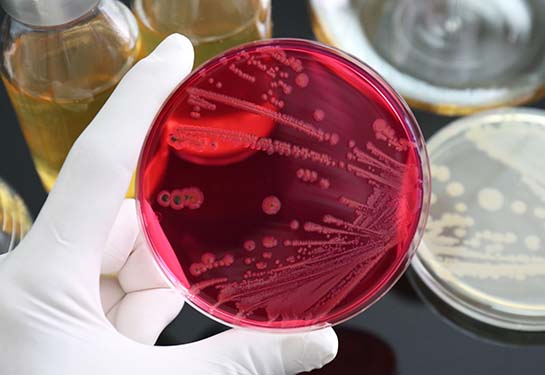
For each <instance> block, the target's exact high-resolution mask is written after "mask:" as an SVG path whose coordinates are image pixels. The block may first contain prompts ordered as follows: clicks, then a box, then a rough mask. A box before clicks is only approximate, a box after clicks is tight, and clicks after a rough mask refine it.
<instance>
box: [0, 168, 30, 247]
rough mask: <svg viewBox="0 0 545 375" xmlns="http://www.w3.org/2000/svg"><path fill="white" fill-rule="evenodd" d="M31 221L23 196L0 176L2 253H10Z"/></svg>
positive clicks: (0, 243) (0, 237)
mask: <svg viewBox="0 0 545 375" xmlns="http://www.w3.org/2000/svg"><path fill="white" fill-rule="evenodd" d="M31 223H32V219H31V218H30V214H29V213H28V209H27V208H26V205H25V203H24V202H23V200H22V199H21V197H19V195H18V194H17V193H16V192H15V191H14V190H13V189H12V188H11V187H10V186H9V185H8V184H7V183H6V182H5V181H4V180H3V179H2V178H0V255H3V254H6V253H9V252H10V251H11V250H13V249H14V248H15V246H17V245H18V244H19V242H20V241H21V239H22V238H23V236H24V235H25V234H26V233H27V232H28V230H29V228H30V225H31Z"/></svg>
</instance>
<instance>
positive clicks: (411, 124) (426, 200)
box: [135, 38, 431, 332]
mask: <svg viewBox="0 0 545 375" xmlns="http://www.w3.org/2000/svg"><path fill="white" fill-rule="evenodd" d="M274 46H280V47H284V48H297V47H302V48H303V49H305V48H307V49H312V50H313V51H314V52H318V51H319V52H320V53H322V54H327V55H329V56H333V57H335V58H336V59H338V60H344V62H345V64H347V65H349V66H350V68H351V69H353V71H354V73H355V74H357V75H358V76H359V77H361V78H362V79H364V80H365V81H367V82H368V84H369V85H370V86H373V87H374V88H375V90H376V91H377V92H378V93H379V94H380V95H381V96H383V97H384V99H385V101H386V102H387V103H388V105H389V106H390V107H392V110H393V112H394V113H395V114H396V117H398V119H399V121H400V122H402V123H404V124H405V126H406V128H407V129H408V130H409V132H408V135H409V136H410V137H412V139H411V141H412V142H413V143H414V145H415V149H416V154H417V156H418V159H419V163H418V166H419V172H420V173H421V178H422V181H421V184H422V185H421V186H422V192H421V197H420V198H421V202H422V208H421V210H420V213H419V217H418V223H417V225H415V226H414V234H413V239H412V241H411V243H410V245H409V247H408V249H407V251H406V255H405V257H403V258H402V259H401V260H400V261H398V262H397V264H394V265H393V266H392V270H391V271H390V273H389V274H388V276H387V277H385V278H384V280H383V281H382V282H381V283H380V284H378V285H377V286H376V287H375V288H374V289H373V290H372V291H370V292H368V293H367V294H366V295H365V296H363V297H361V298H360V300H361V301H362V302H361V304H360V308H358V309H354V311H352V312H349V313H347V312H346V311H345V310H342V311H340V312H338V313H336V314H334V315H332V316H331V317H330V319H328V321H327V322H319V323H317V324H314V325H308V326H297V327H282V328H270V327H267V326H266V325H265V324H264V325H260V324H257V322H256V323H255V324H241V323H240V321H235V320H233V319H232V317H231V315H230V314H227V313H224V312H222V311H221V310H215V311H214V313H211V312H209V311H207V310H206V307H210V304H209V303H206V302H204V301H202V300H201V299H200V298H196V297H195V296H194V295H192V293H191V292H190V291H189V290H188V289H187V288H186V287H185V286H183V285H182V284H181V282H180V281H179V280H178V279H177V277H176V276H175V275H174V274H173V273H172V271H171V270H170V269H169V267H168V266H167V265H166V263H165V262H164V260H163V259H162V258H161V257H160V256H159V254H158V253H157V251H156V250H155V248H154V245H153V240H152V239H151V238H150V236H149V234H148V231H147V230H146V227H147V223H146V220H145V217H144V215H143V214H142V212H143V207H142V202H143V201H145V198H144V197H143V192H142V187H141V183H140V181H142V180H143V171H142V165H143V164H144V161H145V159H146V157H145V154H146V150H147V148H148V147H147V146H148V144H149V140H150V139H151V138H152V137H153V135H154V133H155V131H156V130H157V129H158V128H159V126H156V125H159V124H160V123H161V119H162V118H163V117H165V116H166V115H167V114H166V112H167V111H166V110H167V109H168V107H169V106H170V103H171V99H172V98H173V97H174V95H175V94H176V93H178V91H179V90H180V89H181V87H182V86H184V85H185V84H186V83H187V82H188V81H189V80H191V79H192V78H193V77H194V76H198V75H199V74H202V73H201V72H203V71H206V70H213V68H214V66H219V65H220V64H221V62H222V61H224V59H225V58H228V57H230V56H235V55H237V54H238V53H240V52H241V51H244V50H248V49H252V50H256V49H259V48H260V47H274ZM365 75H367V76H368V77H366V76H365ZM377 87H378V88H377ZM135 196H136V204H137V212H138V222H139V225H140V227H141V230H142V232H143V233H144V237H145V239H146V242H147V245H148V246H149V248H150V251H151V253H152V255H153V257H154V259H155V261H156V263H157V265H158V268H159V269H160V271H162V273H163V275H164V276H165V278H166V279H167V281H168V283H169V285H170V286H171V287H172V288H173V289H175V290H178V291H179V292H180V293H181V294H182V295H183V296H184V298H185V300H186V301H187V302H188V303H189V304H190V305H191V306H192V307H194V308H195V309H196V310H198V311H199V312H200V313H202V314H204V315H205V316H207V317H209V318H211V319H213V320H215V321H217V322H219V323H221V324H223V325H227V326H229V327H233V328H251V329H252V330H259V331H265V332H287V331H289V332H305V331H311V330H316V329H321V328H324V327H328V326H332V325H337V324H340V323H343V322H345V321H347V320H349V319H351V318H353V317H354V316H356V315H358V314H360V313H361V312H363V311H364V310H366V309H367V308H369V307H370V306H372V305H373V304H374V303H375V302H377V301H378V300H379V299H380V298H382V296H384V295H385V294H386V293H387V292H388V291H389V290H390V289H391V288H392V287H393V286H394V285H395V283H396V282H397V281H398V280H399V278H400V277H401V276H402V275H403V274H404V272H405V271H406V270H407V269H408V267H409V265H410V264H411V259H413V257H414V255H415V254H416V251H417V248H418V245H419V243H420V242H421V239H422V236H423V232H424V228H425V226H426V221H427V217H428V212H429V207H430V197H431V171H430V165H429V157H428V151H427V148H426V143H425V141H424V136H423V134H422V131H421V129H420V127H419V125H418V122H417V121H416V118H415V116H414V114H413V113H412V111H411V109H410V107H409V106H408V105H407V103H406V102H405V100H404V99H403V98H402V97H401V96H400V95H399V94H398V93H397V92H396V91H395V90H394V89H393V88H392V87H391V86H390V85H389V84H388V83H387V82H386V81H385V80H384V78H382V77H381V76H380V74H378V73H377V72H376V71H375V70H374V69H373V68H371V67H370V66H368V65H367V64H365V63H364V62H362V61H360V60H359V59H358V58H356V57H354V56H352V55H350V54H347V53H346V52H344V51H342V50H340V49H338V48H336V47H332V46H327V45H324V44H322V43H320V42H315V41H310V40H305V39H297V38H273V39H265V40H260V41H254V42H250V43H246V44H243V45H241V46H238V47H235V48H232V49H229V50H227V51H225V52H224V53H222V54H220V55H218V56H216V57H213V58H212V59H210V60H208V61H206V62H205V63H203V64H202V65H201V66H200V67H199V68H198V69H196V70H195V71H193V72H192V73H190V74H189V75H188V76H187V77H185V78H184V79H183V80H182V81H181V82H180V83H179V84H178V85H177V86H176V88H174V89H173V91H172V92H171V94H170V95H169V96H168V97H167V99H165V101H164V102H163V105H162V106H161V108H160V109H159V111H158V112H157V115H156V116H155V118H154V120H153V121H152V123H151V125H150V128H149V130H148V133H147V135H146V137H145V140H144V143H143V146H142V149H141V151H140V156H139V159H138V165H137V170H136V194H135ZM369 295H370V296H371V297H369Z"/></svg>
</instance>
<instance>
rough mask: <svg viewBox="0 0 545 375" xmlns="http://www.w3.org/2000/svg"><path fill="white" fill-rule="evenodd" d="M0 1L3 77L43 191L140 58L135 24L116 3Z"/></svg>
mask: <svg viewBox="0 0 545 375" xmlns="http://www.w3.org/2000/svg"><path fill="white" fill-rule="evenodd" d="M0 3H1V4H2V6H3V7H4V9H5V11H6V13H7V14H8V16H7V17H6V18H5V20H4V23H3V25H2V66H1V75H2V80H3V82H4V85H5V87H6V89H7V92H8V95H9V97H10V100H11V102H12V104H13V107H14V108H15V112H16V114H17V118H18V120H19V124H20V125H21V129H22V131H23V134H24V137H25V139H26V141H27V143H28V146H29V148H30V151H31V153H32V158H33V159H34V164H35V165H36V169H37V170H38V173H39V175H40V178H41V180H42V182H43V185H44V187H45V188H46V190H47V191H49V190H51V188H52V187H53V184H54V182H55V179H56V178H57V175H58V173H59V170H60V168H61V166H62V164H63V162H64V159H65V157H66V155H67V154H68V151H69V150H70V147H71V146H72V144H73V143H74V141H75V140H76V138H77V137H78V136H79V135H80V134H81V132H82V131H83V130H84V129H85V127H86V126H87V125H88V124H89V123H90V122H91V120H92V119H93V117H94V116H95V115H96V113H97V112H98V110H99V109H100V108H101V107H102V105H103V104H104V102H105V101H106V99H107V98H108V97H109V96H110V94H111V92H112V91H113V89H114V88H115V86H116V85H117V83H118V82H119V81H120V79H121V78H122V77H123V75H124V74H125V73H126V72H127V71H128V70H129V69H130V68H131V66H132V65H133V64H134V63H135V62H136V61H137V60H138V59H139V58H140V57H141V42H140V38H139V31H138V25H137V23H136V20H135V19H134V16H133V15H132V13H131V12H130V10H129V9H128V8H127V7H125V5H123V4H122V3H121V2H119V1H117V0H0ZM112 126H115V124H112ZM104 141H105V142H107V141H108V140H107V139H105V140H104Z"/></svg>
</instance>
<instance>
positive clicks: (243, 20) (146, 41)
mask: <svg viewBox="0 0 545 375" xmlns="http://www.w3.org/2000/svg"><path fill="white" fill-rule="evenodd" d="M133 11H134V13H135V15H136V19H137V21H138V24H139V26H140V32H141V33H142V41H143V46H144V50H145V52H146V53H149V52H151V51H152V50H153V49H154V48H155V47H156V46H157V45H158V44H159V43H160V42H161V40H163V39H164V38H165V37H166V36H168V35H169V34H172V33H174V32H178V33H181V34H184V35H185V36H187V37H188V38H189V39H190V40H191V42H192V43H193V46H194V47H195V65H194V66H195V67H197V66H199V65H201V64H202V63H203V62H205V61H206V60H208V59H210V58H211V57H213V56H215V55H218V54H220V53H221V52H223V51H225V50H227V49H229V48H231V47H234V46H237V45H239V44H243V43H246V42H251V41H253V40H259V39H265V38H270V37H271V33H272V24H271V1H270V0H222V1H218V0H133Z"/></svg>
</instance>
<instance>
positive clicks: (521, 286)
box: [413, 109, 545, 331]
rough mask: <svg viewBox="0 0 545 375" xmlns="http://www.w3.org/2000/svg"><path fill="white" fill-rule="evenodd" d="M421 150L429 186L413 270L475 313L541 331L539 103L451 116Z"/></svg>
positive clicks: (544, 232) (544, 279) (543, 122)
mask: <svg viewBox="0 0 545 375" xmlns="http://www.w3.org/2000/svg"><path fill="white" fill-rule="evenodd" d="M428 151H429V153H430V161H431V164H432V191H433V193H432V199H431V209H430V218H429V220H428V225H427V228H426V232H425V235H424V243H423V244H422V245H421V246H420V248H419V250H418V253H417V256H416V257H415V259H414V261H413V268H414V269H415V271H416V273H417V274H418V275H419V276H420V278H421V279H422V280H423V281H424V283H425V284H426V285H427V286H428V287H429V288H430V289H431V290H432V291H433V292H435V293H436V294H437V295H438V296H439V297H440V298H441V299H443V300H444V301H445V302H446V303H448V304H449V305H451V306H452V307H454V308H455V309H457V310H459V311H461V312H463V313H464V314H466V315H468V316H470V317H472V318H474V319H477V320H479V321H482V322H485V323H488V324H491V325H494V326H498V327H502V328H509V329H516V330H522V331H545V111H542V110H534V109H504V110H496V111H490V112H485V113H481V114H478V115H475V116H471V117H467V118H464V119H461V120H458V121H455V122H453V123H452V124H451V125H449V126H447V127H446V128H445V129H443V130H441V131H440V132H438V133H437V134H436V135H434V136H433V137H432V138H431V139H430V141H429V142H428Z"/></svg>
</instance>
